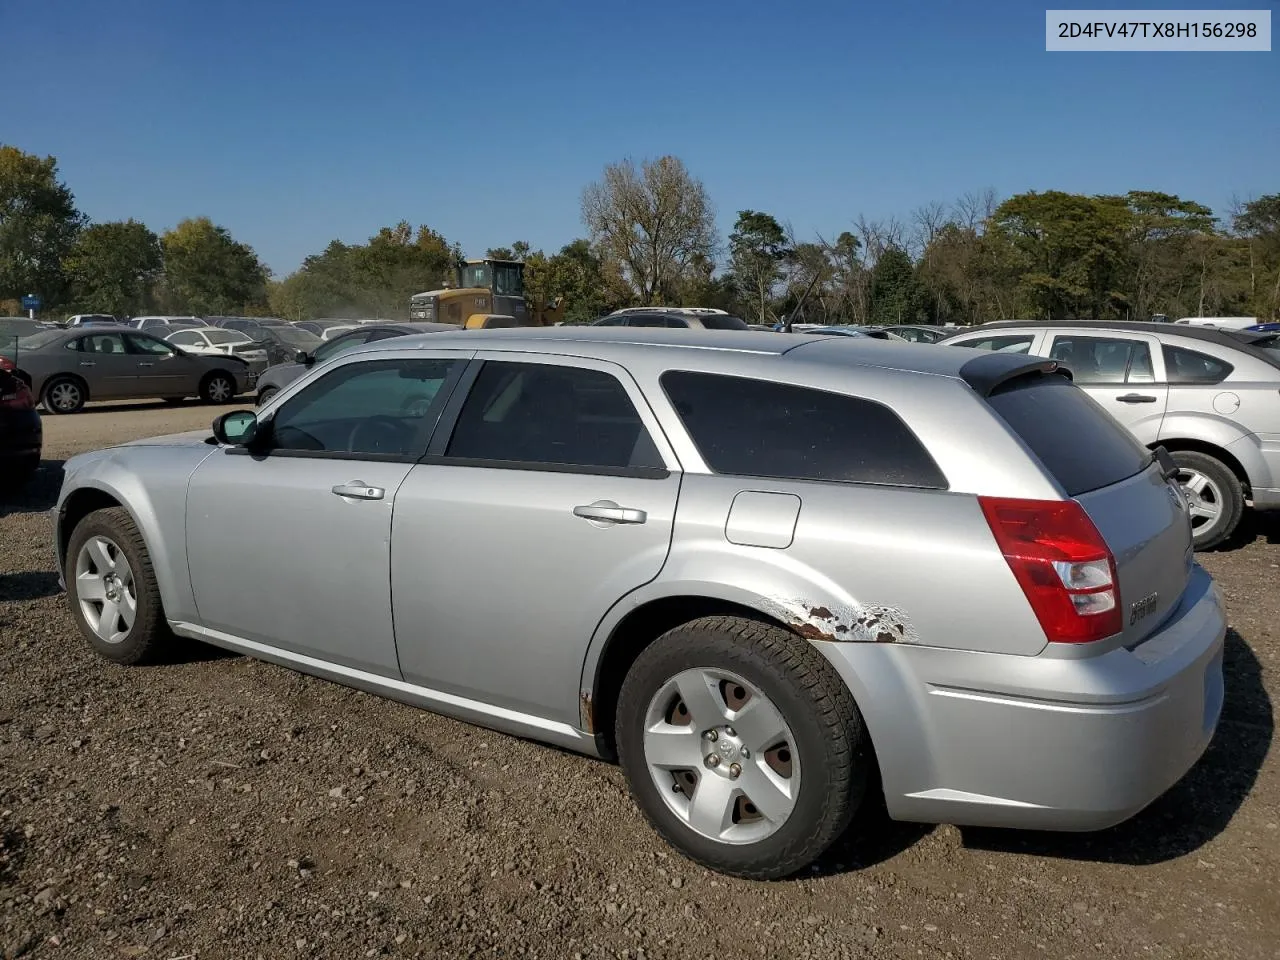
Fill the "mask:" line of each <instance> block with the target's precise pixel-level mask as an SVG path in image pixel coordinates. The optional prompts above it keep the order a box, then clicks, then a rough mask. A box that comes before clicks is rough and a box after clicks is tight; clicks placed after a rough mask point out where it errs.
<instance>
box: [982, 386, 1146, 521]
mask: <svg viewBox="0 0 1280 960" xmlns="http://www.w3.org/2000/svg"><path fill="white" fill-rule="evenodd" d="M987 403H989V404H990V405H991V406H992V407H993V408H994V409H995V411H996V413H998V414H999V415H1000V416H1001V418H1002V419H1003V420H1004V422H1005V423H1007V424H1008V425H1009V427H1010V429H1012V430H1013V432H1014V433H1016V434H1017V435H1018V436H1019V437H1021V438H1022V442H1023V443H1025V444H1026V445H1027V446H1028V447H1030V448H1031V452H1032V453H1034V454H1035V455H1036V457H1037V458H1038V459H1039V460H1040V462H1041V463H1042V464H1043V465H1044V468H1045V469H1046V470H1048V471H1049V473H1050V475H1051V476H1052V477H1053V478H1054V479H1055V480H1057V481H1058V483H1059V484H1060V485H1061V486H1062V488H1063V489H1064V490H1065V491H1066V492H1067V496H1069V497H1076V496H1079V495H1080V494H1082V493H1088V492H1089V491H1090V490H1097V489H1099V488H1101V487H1107V486H1110V485H1111V484H1113V483H1119V482H1120V481H1121V480H1127V479H1128V478H1129V477H1132V476H1133V475H1134V474H1136V473H1141V472H1142V471H1143V470H1144V469H1146V467H1147V464H1149V463H1150V462H1151V452H1150V451H1149V450H1147V448H1146V447H1144V446H1143V445H1142V444H1140V443H1139V442H1138V441H1137V440H1135V439H1134V437H1133V435H1132V434H1131V433H1129V431H1128V430H1126V429H1125V428H1124V427H1122V426H1120V424H1119V423H1117V422H1116V421H1115V420H1114V419H1112V417H1111V416H1110V414H1108V413H1107V412H1106V411H1105V410H1104V409H1103V408H1102V407H1101V406H1099V405H1098V404H1097V403H1096V402H1095V401H1094V400H1093V399H1092V398H1091V397H1090V396H1089V395H1088V394H1086V393H1085V392H1084V391H1083V390H1081V389H1080V388H1079V387H1077V386H1076V385H1075V384H1073V383H1072V382H1071V381H1069V380H1068V379H1067V378H1066V377H1062V376H1056V375H1054V376H1047V377H1041V378H1038V379H1036V380H1024V381H1021V382H1016V383H1015V384H1011V385H1010V389H1006V390H1004V391H1002V392H998V393H996V394H993V395H992V396H990V397H988V398H987Z"/></svg>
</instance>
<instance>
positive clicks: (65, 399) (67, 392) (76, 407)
mask: <svg viewBox="0 0 1280 960" xmlns="http://www.w3.org/2000/svg"><path fill="white" fill-rule="evenodd" d="M55 397H57V401H56V402H55V400H54V398H55ZM88 400H89V390H88V388H86V387H85V384H84V381H83V380H81V379H80V378H79V377H70V376H58V377H53V378H52V379H50V380H49V382H48V383H46V384H45V385H44V392H43V393H42V394H41V395H40V402H41V403H43V404H44V408H45V409H46V410H48V411H49V412H50V413H58V414H63V413H79V412H80V411H81V410H83V409H84V405H85V403H87V402H88Z"/></svg>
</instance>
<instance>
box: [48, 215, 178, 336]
mask: <svg viewBox="0 0 1280 960" xmlns="http://www.w3.org/2000/svg"><path fill="white" fill-rule="evenodd" d="M63 266H64V268H65V272H66V276H67V279H68V280H69V281H70V283H71V293H72V302H73V304H74V305H75V306H76V308H78V309H80V310H83V311H85V312H103V313H112V314H115V315H116V316H118V317H124V316H133V315H135V314H138V313H142V312H144V311H146V310H148V309H149V308H150V304H151V298H152V293H153V290H154V287H155V285H156V282H157V281H158V280H159V279H160V277H161V275H162V273H163V270H164V258H163V255H162V253H161V250H160V238H159V237H157V236H156V235H155V234H154V233H152V232H151V230H149V229H148V228H147V226H146V224H143V223H139V222H138V221H136V220H126V221H123V222H115V223H97V224H94V225H92V226H89V227H86V228H85V229H84V230H82V231H81V232H80V235H79V236H78V237H76V240H75V243H74V244H73V245H72V247H71V251H70V252H69V253H68V254H67V257H66V259H65V261H64V262H63Z"/></svg>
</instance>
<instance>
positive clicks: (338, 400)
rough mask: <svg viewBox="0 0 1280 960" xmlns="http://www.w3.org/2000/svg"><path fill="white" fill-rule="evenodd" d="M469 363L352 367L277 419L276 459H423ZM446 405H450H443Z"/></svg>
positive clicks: (294, 401)
mask: <svg viewBox="0 0 1280 960" xmlns="http://www.w3.org/2000/svg"><path fill="white" fill-rule="evenodd" d="M461 362H462V361H459V360H439V359H437V360H433V359H426V358H406V359H400V360H366V361H362V362H357V363H348V364H346V365H344V366H342V367H340V368H338V369H337V370H334V371H333V372H332V373H330V374H327V375H326V376H323V377H321V378H320V379H318V380H317V381H316V382H315V383H313V384H311V385H310V386H308V387H307V388H306V389H305V390H303V391H301V392H300V393H299V394H298V395H297V396H295V397H293V398H291V399H290V400H289V401H288V402H287V403H285V404H284V406H282V407H281V408H280V411H279V413H277V414H276V415H275V416H274V417H273V418H272V421H271V423H272V426H271V442H270V444H269V446H270V450H271V452H281V453H284V452H291V453H302V452H308V453H311V454H313V455H323V454H328V455H330V456H334V457H340V458H353V459H393V460H416V459H417V458H418V457H420V456H421V455H422V454H423V453H425V452H426V447H427V440H428V439H430V436H429V435H430V433H431V427H432V425H433V424H434V422H435V417H434V416H428V414H429V413H431V414H434V412H435V406H436V404H435V401H436V399H437V395H438V394H439V393H440V388H441V387H442V386H443V385H444V382H445V380H446V379H447V378H448V376H449V374H450V372H451V371H452V370H453V369H454V367H455V366H457V365H458V364H459V363H461ZM441 402H443V398H441Z"/></svg>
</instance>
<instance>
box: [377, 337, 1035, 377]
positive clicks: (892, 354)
mask: <svg viewBox="0 0 1280 960" xmlns="http://www.w3.org/2000/svg"><path fill="white" fill-rule="evenodd" d="M436 347H457V348H464V349H473V350H485V349H492V350H502V351H512V352H514V353H528V354H531V355H537V354H561V355H569V356H579V357H584V358H597V359H601V360H612V361H614V362H618V363H622V364H624V365H625V363H626V362H627V360H628V359H629V358H640V357H644V358H646V359H649V360H655V359H661V360H662V361H663V362H664V363H679V362H680V361H679V360H678V359H677V357H678V356H679V355H681V354H686V355H687V354H691V353H695V352H696V353H700V354H704V355H705V354H706V353H712V352H714V353H717V354H719V355H721V356H723V357H725V359H726V370H725V372H726V373H732V372H733V371H732V369H731V368H732V365H733V361H732V359H731V358H732V356H733V355H735V354H737V355H740V356H752V357H756V358H760V357H770V356H772V357H777V358H779V359H782V358H791V357H795V358H799V360H800V361H801V362H805V363H815V364H822V365H825V366H830V367H840V368H848V367H851V366H864V367H869V368H870V367H874V368H878V369H884V370H893V371H898V372H903V373H914V374H925V375H931V376H943V377H952V378H957V379H963V380H966V381H968V382H969V383H970V384H976V383H981V384H983V385H984V387H983V388H985V385H986V384H987V383H988V382H990V383H992V384H994V383H999V382H1003V380H1004V379H1007V378H1008V377H1009V376H1012V375H1014V374H1015V373H1016V372H1017V371H1019V370H1031V369H1036V370H1041V369H1056V368H1057V366H1058V365H1057V364H1056V363H1055V362H1053V361H1050V360H1046V359H1045V358H1043V357H1027V356H1025V355H1022V354H1001V353H990V352H988V351H985V350H982V351H975V350H973V349H971V348H969V347H943V346H939V345H936V344H929V345H923V344H917V343H910V342H904V341H899V340H877V339H874V338H871V337H840V336H837V337H833V336H825V335H822V334H816V335H815V334H806V333H797V334H792V335H790V336H785V337H762V336H760V334H759V333H758V332H757V331H755V330H704V329H699V328H669V327H597V326H583V327H500V328H496V329H492V330H483V331H481V330H459V331H458V332H456V333H432V334H421V335H414V336H408V337H397V338H396V339H395V341H394V345H393V344H391V343H388V342H387V341H385V340H381V341H375V342H373V343H369V344H364V345H362V346H360V347H357V348H356V349H355V350H353V351H351V353H352V354H355V353H368V352H376V351H378V350H379V349H381V350H387V349H395V350H402V349H414V348H436ZM975 354H977V356H975ZM965 368H967V369H965ZM962 369H964V372H963V373H962ZM975 389H978V387H976V386H975Z"/></svg>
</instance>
